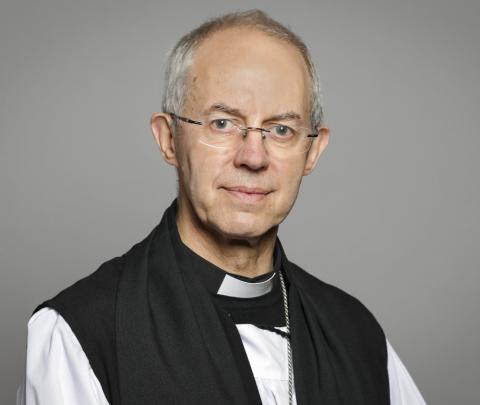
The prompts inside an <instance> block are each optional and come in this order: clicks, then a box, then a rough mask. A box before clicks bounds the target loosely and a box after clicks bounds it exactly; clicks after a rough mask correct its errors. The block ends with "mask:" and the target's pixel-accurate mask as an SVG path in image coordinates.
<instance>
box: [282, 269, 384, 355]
mask: <svg viewBox="0 0 480 405" xmlns="http://www.w3.org/2000/svg"><path fill="white" fill-rule="evenodd" d="M288 263H289V265H290V268H291V270H292V273H294V277H295V281H296V283H297V285H298V287H299V288H300V289H301V290H302V293H303V294H304V295H306V296H308V298H309V300H310V302H311V303H312V304H313V305H314V306H315V305H316V306H318V307H319V310H321V312H322V314H323V317H325V318H327V319H330V320H331V321H332V322H334V323H335V324H336V325H338V326H340V325H341V326H344V327H345V328H355V329H356V330H357V331H362V330H365V327H366V326H370V328H367V330H372V329H376V330H377V331H378V332H379V333H378V337H379V339H380V340H384V338H385V335H384V333H383V329H382V328H381V326H380V324H379V322H378V320H377V319H376V317H375V316H374V315H373V313H372V312H371V311H370V310H369V309H368V308H367V307H366V306H365V305H364V304H363V303H362V302H361V301H360V299H358V298H357V297H355V296H353V295H351V294H350V293H348V292H346V291H344V290H343V289H341V288H339V287H337V286H335V285H332V284H329V283H326V282H324V281H322V280H320V279H319V278H317V277H316V276H314V275H313V274H311V273H310V272H308V271H306V270H304V269H303V268H301V267H300V266H298V265H297V264H295V263H293V262H288ZM320 307H321V308H320ZM385 349H386V348H385Z"/></svg>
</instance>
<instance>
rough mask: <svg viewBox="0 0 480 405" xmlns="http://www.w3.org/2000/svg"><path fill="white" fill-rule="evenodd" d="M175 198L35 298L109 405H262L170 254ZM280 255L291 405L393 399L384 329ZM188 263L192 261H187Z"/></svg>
mask: <svg viewBox="0 0 480 405" xmlns="http://www.w3.org/2000/svg"><path fill="white" fill-rule="evenodd" d="M176 211H177V201H176V200H174V201H173V203H172V205H171V206H170V207H169V208H168V209H167V210H166V211H165V213H164V215H163V217H162V220H161V221H160V223H159V224H158V225H157V226H156V227H155V228H154V229H153V230H152V231H151V233H150V234H149V235H148V236H147V237H146V238H145V239H143V240H142V241H141V242H139V243H137V244H136V245H134V246H133V247H132V248H131V249H130V250H129V251H128V252H126V253H125V254H123V255H121V256H118V257H115V258H113V259H110V260H108V261H106V262H105V263H103V264H102V265H101V266H100V267H99V268H98V269H97V270H96V271H95V272H93V273H92V274H90V275H88V276H87V277H85V278H83V279H81V280H79V281H77V282H76V283H74V284H73V285H71V286H70V287H68V288H66V289H64V290H63V291H61V292H60V293H59V294H57V295H56V296H55V297H53V298H52V299H50V300H47V301H45V302H43V303H42V304H41V305H39V306H38V307H37V308H36V309H35V310H34V313H35V312H36V311H38V310H39V309H41V308H43V307H50V308H53V309H55V310H56V311H58V312H59V313H60V314H61V315H62V316H63V318H64V319H65V320H66V321H67V322H68V324H69V325H70V327H71V328H72V330H73V332H74V333H75V335H76V337H77V338H78V340H79V342H80V344H81V346H82V348H83V350H84V352H85V354H86V355H87V358H88V360H89V362H90V365H91V367H92V369H93V371H94V372H95V375H96V376H97V378H98V380H99V381H100V383H101V385H102V388H103V391H104V393H105V396H106V397H107V399H108V401H109V403H110V404H112V405H117V404H121V405H140V404H142V405H145V404H152V405H153V404H179V405H180V404H182V405H183V404H185V405H186V404H189V405H194V404H229V405H237V404H238V405H247V404H248V405H250V404H256V405H260V404H261V400H260V396H259V393H258V390H257V387H256V383H255V379H254V377H253V374H252V371H251V368H250V366H249V363H248V358H247V356H246V353H245V350H244V348H243V344H242V342H241V338H240V335H239V333H238V330H237V328H236V327H235V324H234V323H233V322H232V320H231V319H230V318H229V316H228V313H227V312H226V311H223V310H222V308H221V307H220V306H219V305H218V304H217V303H215V302H214V300H212V297H211V295H210V294H209V292H208V291H207V289H206V288H205V286H204V284H202V282H201V281H200V279H199V276H198V274H199V272H198V268H197V267H198V263H197V261H195V260H192V261H191V262H188V261H185V260H184V259H185V258H184V257H181V258H180V257H179V255H180V254H181V252H179V251H178V249H175V244H174V243H173V242H172V235H173V234H174V231H176V228H175V227H176V224H175V215H176ZM277 245H278V246H279V248H280V250H281V266H280V268H281V271H282V272H283V275H284V278H285V282H286V287H287V292H288V302H289V315H290V326H291V345H292V353H293V369H294V375H295V379H294V381H295V392H296V397H297V403H298V404H299V405H310V404H312V405H313V404H319V405H330V404H348V405H352V404H354V405H357V404H358V405H360V404H365V405H367V404H368V405H382V404H389V403H390V401H389V396H390V395H389V381H388V371H387V361H388V359H387V349H386V340H385V335H384V333H383V331H382V328H381V327H380V325H379V324H378V322H377V321H376V320H375V318H374V316H373V315H372V314H371V313H370V312H369V311H368V310H367V309H366V308H365V307H364V306H363V305H362V304H361V303H360V302H359V301H358V300H357V299H355V298H354V297H352V296H350V295H348V294H347V293H345V292H343V291H342V290H340V289H338V288H336V287H333V286H331V285H329V284H326V283H324V282H322V281H320V280H319V279H317V278H316V277H314V276H313V275H311V274H309V273H308V272H306V271H304V270H303V269H301V268H300V267H298V266H297V265H295V264H294V263H292V262H290V261H289V260H288V259H287V257H286V255H285V252H284V250H283V247H282V246H281V244H280V241H279V240H278V239H277ZM186 263H188V265H187V264H186Z"/></svg>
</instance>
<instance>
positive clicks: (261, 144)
mask: <svg viewBox="0 0 480 405" xmlns="http://www.w3.org/2000/svg"><path fill="white" fill-rule="evenodd" d="M239 136H240V137H241V138H242V139H241V144H240V147H239V148H238V150H237V152H236V154H235V159H234V164H235V166H236V167H242V166H245V167H247V168H248V169H250V170H255V171H258V170H262V169H265V168H266V167H267V166H268V153H267V150H266V149H265V140H264V138H265V134H264V133H263V131H262V130H261V129H260V128H254V127H248V128H247V129H246V130H245V133H244V134H243V135H239Z"/></svg>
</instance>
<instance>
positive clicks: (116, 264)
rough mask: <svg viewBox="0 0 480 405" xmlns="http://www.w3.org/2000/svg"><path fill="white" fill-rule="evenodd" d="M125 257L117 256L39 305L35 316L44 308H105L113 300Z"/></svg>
mask: <svg viewBox="0 0 480 405" xmlns="http://www.w3.org/2000/svg"><path fill="white" fill-rule="evenodd" d="M122 258H123V256H117V257H114V258H112V259H110V260H107V261H105V262H104V263H102V264H101V265H100V266H99V267H98V268H97V269H96V270H95V271H94V272H92V273H90V274H89V275H87V276H85V277H83V278H81V279H80V280H78V281H76V282H75V283H73V284H71V285H70V286H67V287H66V288H64V289H63V290H61V291H60V292H59V293H58V294H57V295H55V296H54V297H53V298H51V299H49V300H46V301H44V302H43V303H42V304H40V305H38V306H37V307H36V308H35V310H34V311H33V314H35V313H36V312H37V311H39V310H40V309H42V308H44V307H53V308H55V309H57V310H60V309H66V307H72V308H79V309H80V308H83V310H85V309H88V308H90V307H92V306H94V307H98V306H105V305H106V304H108V303H109V301H111V300H112V298H113V297H114V295H115V291H116V282H117V281H118V277H119V275H120V272H121V268H122Z"/></svg>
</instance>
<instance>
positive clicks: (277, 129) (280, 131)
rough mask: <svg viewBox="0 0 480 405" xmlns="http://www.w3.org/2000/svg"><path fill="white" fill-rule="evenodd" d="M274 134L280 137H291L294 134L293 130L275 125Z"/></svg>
mask: <svg viewBox="0 0 480 405" xmlns="http://www.w3.org/2000/svg"><path fill="white" fill-rule="evenodd" d="M273 132H274V135H279V136H289V135H292V134H293V130H292V128H290V127H288V126H286V125H275V126H274V127H273Z"/></svg>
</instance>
